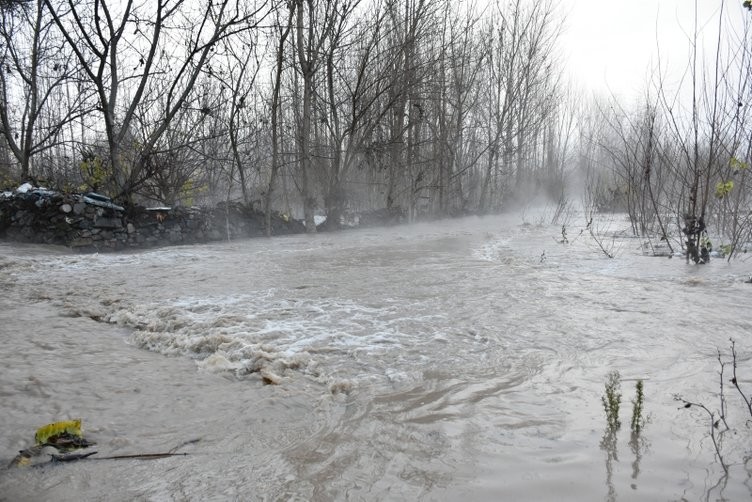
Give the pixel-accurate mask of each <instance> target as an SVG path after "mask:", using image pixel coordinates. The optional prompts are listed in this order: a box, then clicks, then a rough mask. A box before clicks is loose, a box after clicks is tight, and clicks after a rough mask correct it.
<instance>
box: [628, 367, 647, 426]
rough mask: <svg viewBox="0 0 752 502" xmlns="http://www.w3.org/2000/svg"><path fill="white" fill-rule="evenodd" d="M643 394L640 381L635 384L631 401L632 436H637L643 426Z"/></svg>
mask: <svg viewBox="0 0 752 502" xmlns="http://www.w3.org/2000/svg"><path fill="white" fill-rule="evenodd" d="M644 404H645V394H644V393H643V383H642V380H637V384H635V398H634V399H633V400H632V423H631V428H632V434H635V435H639V434H640V431H641V430H642V427H643V426H644V425H645V417H644V416H643V414H644V409H645V408H644Z"/></svg>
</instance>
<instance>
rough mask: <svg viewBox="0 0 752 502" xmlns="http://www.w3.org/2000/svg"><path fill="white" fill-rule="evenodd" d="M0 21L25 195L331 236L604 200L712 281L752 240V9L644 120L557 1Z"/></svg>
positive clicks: (400, 3)
mask: <svg viewBox="0 0 752 502" xmlns="http://www.w3.org/2000/svg"><path fill="white" fill-rule="evenodd" d="M687 8H688V9H691V8H692V5H688V7H687ZM0 14H1V18H0V57H2V72H0V137H2V141H0V178H2V179H1V181H2V184H3V185H4V186H8V187H12V186H13V185H14V184H16V183H20V182H22V181H25V180H27V179H32V180H36V181H37V182H39V183H43V184H45V185H49V186H52V187H55V188H60V189H67V190H79V191H89V190H91V191H97V192H102V193H105V194H107V195H109V196H111V197H113V198H114V199H115V200H116V201H119V202H122V203H124V204H132V203H141V204H146V205H150V204H159V205H170V206H177V205H193V204H213V203H217V202H219V201H225V202H228V203H231V202H235V203H242V204H245V205H248V206H252V207H254V208H256V209H257V210H259V211H263V212H265V213H266V215H267V220H266V221H267V227H269V226H270V223H269V222H270V219H269V218H270V216H271V214H272V213H275V212H276V213H281V214H283V215H285V216H289V217H295V218H300V219H303V220H304V221H305V224H306V228H307V230H308V231H309V232H315V231H316V230H317V228H319V229H320V227H317V223H318V222H320V221H323V220H324V218H325V221H326V223H325V225H324V226H325V227H326V228H337V227H339V226H341V225H342V224H343V223H344V222H346V221H348V218H349V217H350V215H352V214H356V213H358V212H362V211H370V210H383V211H386V213H387V214H394V215H399V216H400V217H404V218H406V219H410V220H417V219H429V218H439V217H446V216H453V215H464V214H485V213H491V212H494V213H495V212H500V211H506V210H510V209H514V208H517V207H519V206H520V205H522V204H529V203H530V201H538V202H540V203H541V204H547V205H549V206H550V207H551V208H553V209H554V211H553V212H554V214H555V215H558V216H561V214H562V213H563V212H564V210H565V209H566V208H567V207H571V206H573V205H578V204H583V203H584V206H585V207H584V209H586V210H589V212H588V211H586V212H587V213H588V214H591V215H603V214H607V213H609V212H626V213H627V214H628V215H629V219H630V223H631V225H630V228H631V231H632V232H633V233H634V235H635V236H639V237H641V238H643V240H644V241H645V242H647V243H648V245H647V249H648V252H655V251H656V249H658V248H663V247H666V246H667V247H668V248H669V250H670V252H671V253H673V252H675V251H678V252H682V253H683V254H684V255H685V256H686V258H687V260H691V261H693V262H696V263H702V262H705V261H707V259H708V257H709V253H710V251H711V248H712V247H713V246H714V245H715V249H716V251H717V250H719V249H720V248H723V252H724V254H725V255H733V254H734V253H737V252H739V247H738V246H739V244H740V243H743V242H745V241H746V240H749V239H750V238H752V221H751V220H752V219H751V218H750V215H749V207H750V180H749V169H748V165H749V161H750V153H751V152H750V148H751V145H752V138H750V132H749V127H748V125H747V122H748V111H747V110H748V101H749V95H750V87H749V86H750V77H751V76H752V66H751V63H750V49H751V48H752V41H750V15H749V13H748V12H747V11H746V10H745V9H744V7H743V4H742V2H730V1H727V2H721V8H719V9H718V11H717V12H716V13H715V14H714V17H713V19H712V21H711V22H704V21H706V20H703V21H702V22H701V20H699V19H698V20H697V22H696V24H695V26H693V27H692V30H689V31H688V34H687V40H686V43H687V47H688V48H689V54H690V57H689V59H688V61H686V62H685V65H684V67H683V68H681V69H680V72H679V73H681V78H679V79H674V78H669V75H673V74H670V73H669V72H668V70H667V67H666V66H665V62H664V61H663V60H661V61H658V62H657V64H656V65H655V66H654V70H653V72H652V74H650V75H647V77H648V78H647V81H648V82H649V83H648V84H647V85H646V87H645V89H644V92H643V93H642V94H641V95H640V96H639V97H637V99H632V100H630V101H626V100H625V99H624V98H621V97H619V98H617V97H615V96H609V95H588V94H585V93H583V92H581V90H580V89H579V87H578V85H579V84H578V82H576V81H572V80H571V79H570V78H569V77H568V73H567V67H566V58H565V57H564V54H565V52H566V51H565V50H564V49H565V48H564V47H563V45H562V44H563V39H562V37H561V35H562V32H563V30H566V27H567V20H566V12H563V9H562V8H561V7H560V6H559V5H557V3H556V2H552V1H549V0H544V1H536V2H533V1H526V0H514V1H512V2H501V1H497V2H489V3H478V4H477V5H471V6H468V5H466V4H465V3H462V4H457V3H455V2H451V1H449V0H436V1H427V0H348V1H343V0H290V1H279V0H246V1H241V0H222V1H220V2H216V1H215V2H187V1H182V0H159V1H157V2H137V1H133V0H129V1H125V2H121V1H113V0H85V1H78V2H74V1H67V0H38V1H8V2H2V3H0ZM695 17H696V19H697V15H695ZM711 27H712V29H711ZM657 29H660V27H657ZM711 35H712V37H713V40H708V38H709V37H710V36H711ZM709 47H710V48H712V50H711V49H709ZM674 70H675V69H674ZM711 239H712V240H711Z"/></svg>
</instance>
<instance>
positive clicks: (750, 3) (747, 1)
mask: <svg viewBox="0 0 752 502" xmlns="http://www.w3.org/2000/svg"><path fill="white" fill-rule="evenodd" d="M742 6H743V7H745V8H746V9H747V10H752V0H744V3H742Z"/></svg>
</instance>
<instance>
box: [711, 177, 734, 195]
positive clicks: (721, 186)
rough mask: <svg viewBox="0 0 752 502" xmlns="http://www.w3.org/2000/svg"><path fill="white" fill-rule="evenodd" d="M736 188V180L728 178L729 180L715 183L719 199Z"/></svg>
mask: <svg viewBox="0 0 752 502" xmlns="http://www.w3.org/2000/svg"><path fill="white" fill-rule="evenodd" d="M733 189H734V182H733V181H731V180H728V181H727V182H725V183H724V182H723V181H719V182H718V183H716V185H715V196H716V197H718V198H719V199H722V198H724V197H726V196H727V195H728V194H730V193H731V190H733Z"/></svg>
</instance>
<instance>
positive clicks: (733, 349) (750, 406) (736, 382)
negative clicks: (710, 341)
mask: <svg viewBox="0 0 752 502" xmlns="http://www.w3.org/2000/svg"><path fill="white" fill-rule="evenodd" d="M730 341H731V363H732V365H733V368H734V374H733V378H731V383H732V384H734V387H736V390H738V391H739V395H741V396H742V399H744V403H745V404H746V405H747V410H749V414H750V416H752V402H750V400H749V398H748V397H747V396H746V395H745V394H744V392H742V389H741V387H739V379H737V378H736V341H735V340H734V339H733V338H732V339H730Z"/></svg>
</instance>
